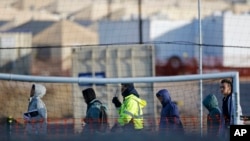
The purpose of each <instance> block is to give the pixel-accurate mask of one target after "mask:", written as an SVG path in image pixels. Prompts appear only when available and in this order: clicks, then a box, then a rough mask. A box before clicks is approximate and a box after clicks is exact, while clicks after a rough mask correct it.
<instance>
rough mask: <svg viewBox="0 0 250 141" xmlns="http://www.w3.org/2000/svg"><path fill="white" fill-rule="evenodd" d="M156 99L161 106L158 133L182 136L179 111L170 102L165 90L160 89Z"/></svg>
mask: <svg viewBox="0 0 250 141" xmlns="http://www.w3.org/2000/svg"><path fill="white" fill-rule="evenodd" d="M156 97H157V98H158V100H159V101H160V102H161V104H162V109H161V117H160V125H159V130H160V133H163V134H167V135H171V134H183V133H184V129H183V125H182V122H181V119H180V114H179V109H178V107H177V105H176V104H175V103H174V102H173V101H172V100H171V97H170V94H169V92H168V90H167V89H161V90H160V91H158V92H157V93H156Z"/></svg>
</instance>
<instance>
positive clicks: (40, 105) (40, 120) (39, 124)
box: [25, 84, 47, 134]
mask: <svg viewBox="0 0 250 141" xmlns="http://www.w3.org/2000/svg"><path fill="white" fill-rule="evenodd" d="M34 85H35V94H34V96H33V97H31V98H30V101H29V105H28V110H27V112H30V111H38V114H37V115H35V116H32V117H30V118H28V119H25V122H26V129H25V130H26V132H27V133H28V134H46V133H47V109H46V105H45V104H44V102H43V101H42V99H41V98H42V97H43V96H44V95H45V93H46V88H45V87H44V86H43V85H40V84H34Z"/></svg>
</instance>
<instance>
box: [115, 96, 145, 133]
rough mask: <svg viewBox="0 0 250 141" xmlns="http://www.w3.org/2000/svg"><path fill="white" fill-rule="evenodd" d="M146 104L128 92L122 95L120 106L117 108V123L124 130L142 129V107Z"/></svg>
mask: <svg viewBox="0 0 250 141" xmlns="http://www.w3.org/2000/svg"><path fill="white" fill-rule="evenodd" d="M146 105H147V102H146V101H145V100H142V99H140V98H138V97H137V96H135V95H134V94H130V95H128V96H126V97H124V101H123V103H122V105H121V107H120V108H119V109H118V114H119V118H118V124H119V125H120V126H122V127H123V129H124V130H125V131H131V130H132V131H133V130H134V129H135V130H140V129H143V110H142V109H143V108H144V107H145V106H146Z"/></svg>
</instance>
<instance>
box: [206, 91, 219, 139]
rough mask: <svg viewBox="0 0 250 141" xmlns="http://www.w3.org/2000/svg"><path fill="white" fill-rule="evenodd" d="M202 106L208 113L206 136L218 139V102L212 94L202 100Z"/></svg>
mask: <svg viewBox="0 0 250 141" xmlns="http://www.w3.org/2000/svg"><path fill="white" fill-rule="evenodd" d="M202 104H203V105H204V106H205V107H206V109H207V110H208V112H209V113H208V115H207V136H208V137H218V135H219V129H220V118H221V110H220V108H219V103H218V100H217V98H216V96H215V95H214V94H209V95H207V96H206V97H205V98H204V99H203V101H202Z"/></svg>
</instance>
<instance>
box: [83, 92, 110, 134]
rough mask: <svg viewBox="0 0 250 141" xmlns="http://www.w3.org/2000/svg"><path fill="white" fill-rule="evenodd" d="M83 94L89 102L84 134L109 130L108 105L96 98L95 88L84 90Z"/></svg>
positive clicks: (87, 102)
mask: <svg viewBox="0 0 250 141" xmlns="http://www.w3.org/2000/svg"><path fill="white" fill-rule="evenodd" d="M82 95H83V98H84V100H85V103H86V104H87V110H86V117H85V119H84V122H85V125H84V128H83V134H85V135H89V134H95V133H105V132H107V131H108V130H109V129H108V128H109V125H108V115H107V107H106V106H105V105H104V104H103V103H102V102H101V101H99V100H98V99H97V98H96V93H95V91H94V89H93V88H87V89H85V90H83V91H82Z"/></svg>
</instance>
